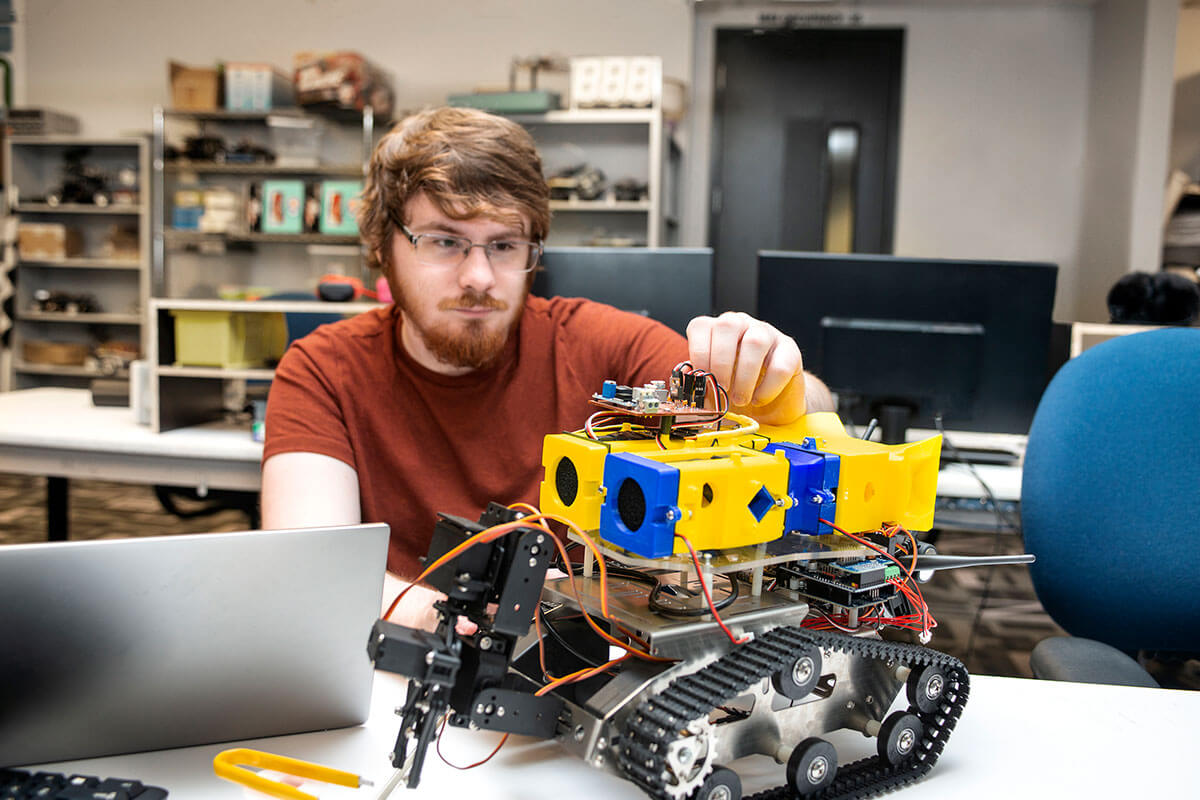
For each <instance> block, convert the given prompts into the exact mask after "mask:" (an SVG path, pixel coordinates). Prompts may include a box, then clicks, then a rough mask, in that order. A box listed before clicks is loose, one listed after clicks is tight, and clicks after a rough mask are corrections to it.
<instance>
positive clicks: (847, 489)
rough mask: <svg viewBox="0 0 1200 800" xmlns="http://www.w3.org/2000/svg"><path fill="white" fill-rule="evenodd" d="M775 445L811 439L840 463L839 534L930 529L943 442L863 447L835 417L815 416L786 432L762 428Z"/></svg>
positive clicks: (836, 521) (932, 440)
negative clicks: (891, 527) (892, 527)
mask: <svg viewBox="0 0 1200 800" xmlns="http://www.w3.org/2000/svg"><path fill="white" fill-rule="evenodd" d="M760 430H761V431H762V433H764V434H766V435H767V436H770V437H771V438H773V439H775V440H776V441H786V442H797V443H799V442H802V441H803V440H804V439H805V438H808V437H811V438H813V439H814V440H815V442H816V446H817V449H819V450H824V451H826V452H829V453H833V454H835V455H838V456H840V457H841V471H840V474H839V477H838V487H837V489H838V491H837V513H836V516H835V518H834V520H833V522H834V524H836V525H837V526H838V527H839V528H842V529H843V530H847V531H850V532H851V533H859V532H862V531H873V530H878V529H879V528H880V527H882V526H883V525H884V524H887V523H899V524H900V525H903V526H904V527H905V528H908V529H909V530H912V531H927V530H929V529H930V528H931V527H933V510H934V503H935V501H936V500H937V478H938V467H939V457H940V454H941V449H942V437H941V436H932V437H930V438H928V439H924V440H922V441H919V442H909V443H908V444H895V445H888V444H879V443H878V442H865V441H863V440H862V439H856V438H854V437H853V436H849V435H847V433H846V429H845V428H844V427H843V426H842V423H841V421H840V420H839V419H838V417H837V415H836V414H833V413H830V412H819V413H814V414H808V415H807V416H804V417H801V418H800V419H799V420H797V421H796V422H794V423H793V424H792V425H790V426H788V427H785V428H773V427H770V426H765V425H764V426H763V427H762V428H761V429H760Z"/></svg>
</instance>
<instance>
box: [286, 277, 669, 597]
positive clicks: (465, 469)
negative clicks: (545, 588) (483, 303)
mask: <svg viewBox="0 0 1200 800" xmlns="http://www.w3.org/2000/svg"><path fill="white" fill-rule="evenodd" d="M401 324H402V320H401V317H400V314H399V312H398V311H397V310H396V308H395V307H394V306H388V307H386V308H379V309H373V310H371V311H368V312H366V313H363V314H360V315H358V316H356V317H352V318H350V319H347V320H344V321H342V322H339V323H336V324H333V325H325V326H323V327H321V328H319V329H318V330H317V331H315V332H314V333H312V334H310V335H309V336H306V337H304V338H303V339H301V340H299V341H297V342H295V343H293V344H292V346H291V347H290V348H289V349H288V351H287V353H286V354H285V355H284V357H283V359H282V361H281V362H280V364H279V367H278V369H276V371H275V380H274V382H273V383H272V385H271V393H270V398H269V400H268V404H267V416H266V443H265V446H264V450H263V459H264V461H265V460H266V459H267V458H270V457H271V456H273V455H276V454H278V453H286V452H309V453H319V454H322V455H326V456H331V457H333V458H336V459H338V460H340V461H344V462H345V463H347V464H349V465H350V466H351V467H353V468H354V469H355V470H356V471H357V473H358V486H359V499H360V502H361V506H362V515H363V520H364V521H366V522H386V523H388V524H389V525H390V526H391V531H392V533H391V543H390V546H389V551H388V569H389V570H390V571H392V572H394V573H396V574H398V575H400V576H402V577H405V578H410V579H411V578H413V577H415V576H416V575H417V574H418V573H419V572H420V568H419V563H418V560H417V559H418V558H419V557H421V556H423V555H425V553H426V551H427V550H428V547H429V540H430V538H431V537H432V535H433V525H434V522H435V521H436V515H437V512H446V513H450V514H456V515H458V516H462V517H467V518H470V519H475V518H477V517H478V516H479V513H480V511H482V510H483V508H484V507H485V506H486V505H487V504H488V502H489V501H493V500H494V501H496V502H500V503H504V504H508V503H513V502H517V501H524V502H527V503H534V504H536V503H537V498H538V484H539V483H540V482H541V479H542V466H541V453H542V438H543V437H544V436H545V435H546V434H548V433H558V432H560V431H564V430H576V429H578V428H581V427H582V426H583V423H584V421H585V420H586V419H587V417H588V415H589V414H591V413H592V412H593V411H595V410H596V409H595V407H594V406H591V405H590V404H589V402H588V401H589V398H590V397H591V396H592V394H593V393H594V392H598V391H599V390H600V386H601V384H602V383H603V382H604V380H605V379H609V378H611V379H613V380H615V381H617V382H618V383H623V384H629V385H636V386H640V385H642V384H643V383H646V382H648V381H651V380H656V379H658V380H666V379H667V378H668V377H669V375H670V372H671V368H672V367H674V366H675V364H677V363H678V362H680V361H682V360H684V359H685V358H687V342H686V341H685V340H684V338H683V337H682V336H680V335H679V334H678V333H676V332H674V331H672V330H671V329H670V328H667V327H666V326H664V325H661V324H660V323H657V322H654V321H653V320H650V319H647V318H645V317H642V316H639V315H637V314H632V313H628V312H624V311H618V310H617V309H615V308H612V307H611V306H606V305H602V304H600V303H594V302H591V301H588V300H583V299H579V298H551V299H544V298H540V297H533V296H531V297H529V299H528V300H527V302H526V305H525V310H524V313H523V315H522V317H521V323H520V326H519V328H518V332H517V334H516V335H515V336H513V337H511V338H510V339H509V342H508V344H507V346H506V348H505V351H504V353H503V355H502V356H501V358H500V359H498V361H497V363H496V364H495V365H493V366H491V367H488V368H487V369H484V370H479V371H476V372H472V373H469V374H467V375H461V376H446V375H440V374H438V373H435V372H431V371H429V370H428V369H425V368H424V367H422V366H421V365H420V364H418V363H417V362H415V361H414V360H413V359H412V358H411V357H409V355H408V353H407V352H405V350H404V348H403V346H402V345H401V343H400V326H401Z"/></svg>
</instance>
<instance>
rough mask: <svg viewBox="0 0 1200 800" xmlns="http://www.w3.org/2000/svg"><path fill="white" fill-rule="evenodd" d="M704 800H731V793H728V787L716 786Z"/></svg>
mask: <svg viewBox="0 0 1200 800" xmlns="http://www.w3.org/2000/svg"><path fill="white" fill-rule="evenodd" d="M705 800H733V793H732V792H730V791H729V787H728V786H716V787H713V790H712V791H711V792H709V793H708V797H707V798H705Z"/></svg>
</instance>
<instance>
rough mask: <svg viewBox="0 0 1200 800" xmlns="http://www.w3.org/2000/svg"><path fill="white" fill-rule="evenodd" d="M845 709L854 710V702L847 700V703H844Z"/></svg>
mask: <svg viewBox="0 0 1200 800" xmlns="http://www.w3.org/2000/svg"><path fill="white" fill-rule="evenodd" d="M846 708H854V701H853V700H847V701H846Z"/></svg>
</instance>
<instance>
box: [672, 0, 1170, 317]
mask: <svg viewBox="0 0 1200 800" xmlns="http://www.w3.org/2000/svg"><path fill="white" fill-rule="evenodd" d="M1173 2H1174V0H1149V2H1143V1H1142V0H1113V2H1112V3H1111V4H1109V3H1105V2H1100V3H1095V4H1092V3H1053V2H1047V3H1028V2H1025V3H1021V2H1010V3H998V2H997V3H979V4H970V3H959V4H948V3H924V4H916V3H902V2H885V1H884V0H877V1H876V2H862V3H840V4H833V5H832V6H822V7H821V11H822V12H837V11H839V10H840V11H843V12H846V15H847V16H848V15H849V14H850V13H854V14H857V15H858V16H859V17H860V19H861V22H860V23H859V24H862V25H868V26H885V27H902V28H903V29H904V30H905V31H906V45H905V72H904V78H903V81H904V85H903V101H902V102H903V105H902V115H901V123H900V165H899V172H898V177H897V181H898V186H897V206H896V208H897V210H896V235H895V244H894V251H895V252H896V253H897V254H899V255H912V256H928V257H979V258H1003V259H1036V260H1044V261H1052V262H1054V263H1057V264H1058V265H1059V267H1060V273H1059V291H1058V297H1057V300H1056V303H1055V317H1056V318H1057V319H1060V320H1072V319H1092V320H1095V319H1103V318H1105V316H1106V312H1105V310H1104V305H1103V293H1104V292H1106V291H1107V288H1108V287H1109V286H1110V285H1111V283H1112V282H1113V280H1115V278H1113V277H1112V273H1113V270H1114V269H1115V268H1116V267H1115V266H1114V264H1119V265H1120V267H1119V270H1118V274H1119V272H1121V271H1124V270H1127V269H1130V268H1131V266H1130V265H1131V263H1133V259H1132V256H1131V251H1132V250H1134V249H1136V253H1137V257H1138V258H1137V261H1136V263H1138V264H1144V263H1148V260H1152V259H1153V258H1155V257H1156V256H1155V255H1154V253H1155V252H1156V250H1157V248H1158V244H1157V241H1158V238H1159V237H1160V235H1161V231H1160V229H1159V226H1158V224H1157V223H1154V222H1153V221H1152V220H1150V219H1149V217H1148V216H1147V214H1146V212H1145V206H1146V198H1147V197H1148V196H1149V195H1151V194H1153V195H1154V196H1156V197H1157V198H1158V205H1159V206H1160V207H1161V197H1162V187H1163V180H1164V176H1165V173H1164V168H1163V165H1161V164H1158V163H1157V161H1156V156H1155V154H1156V153H1157V156H1158V157H1165V156H1164V154H1163V148H1164V147H1165V141H1166V136H1167V134H1166V127H1167V118H1168V117H1167V110H1166V109H1167V106H1166V105H1165V104H1166V103H1169V83H1170V77H1169V72H1168V73H1167V74H1165V75H1164V74H1162V68H1161V61H1162V57H1163V53H1164V51H1165V54H1166V57H1167V58H1168V59H1169V57H1170V54H1171V52H1172V51H1173V41H1174V38H1173V37H1174V34H1173V27H1172V26H1173V23H1172V22H1171V19H1172V10H1171V8H1169V7H1170V6H1171V5H1172V3H1173ZM1109 5H1113V6H1117V5H1119V6H1121V7H1122V8H1123V9H1125V11H1126V13H1125V14H1124V16H1125V17H1126V22H1127V23H1129V25H1130V27H1127V28H1126V29H1124V30H1121V29H1119V28H1118V26H1117V24H1116V23H1115V22H1113V23H1112V24H1107V22H1106V25H1105V27H1104V30H1105V31H1107V32H1108V35H1107V36H1106V37H1103V38H1101V39H1100V40H1099V41H1098V40H1097V38H1096V37H1097V31H1096V18H1097V17H1098V16H1101V17H1103V18H1104V20H1106V21H1107V20H1115V18H1116V17H1118V16H1119V15H1118V14H1117V12H1116V11H1115V10H1114V9H1112V8H1108V7H1107V6H1109ZM1150 9H1154V10H1155V15H1154V16H1155V18H1154V25H1153V26H1149V25H1148V24H1147V23H1146V19H1148V18H1149V17H1150V16H1151V14H1150ZM785 10H792V9H785ZM1174 10H1175V11H1177V9H1174ZM763 12H771V13H776V14H778V13H780V12H781V7H780V6H778V5H769V4H738V5H734V4H728V3H716V4H704V5H700V6H698V7H697V17H696V30H695V34H694V38H693V45H692V48H693V52H694V63H695V69H694V73H693V74H694V76H695V77H694V83H695V86H696V89H695V108H694V113H693V118H692V125H693V127H692V134H693V137H692V138H693V147H694V149H695V150H696V151H697V152H700V153H705V154H707V152H708V148H709V146H710V142H709V137H708V126H709V124H710V120H711V114H712V108H711V103H710V102H709V101H708V98H710V97H711V91H712V74H713V70H714V65H713V47H714V45H713V41H714V38H715V30H716V29H717V28H718V27H726V26H727V27H752V26H754V25H756V24H759V19H760V14H762V13H763ZM983 32H986V35H984V33H983ZM1096 59H1099V60H1100V61H1101V62H1102V64H1104V65H1105V66H1104V67H1102V68H1100V69H1096V68H1095V67H1094V62H1095V60H1096ZM1154 59H1158V61H1156V62H1155V63H1154V64H1153V65H1152V66H1153V68H1146V62H1147V60H1151V61H1153V60H1154ZM1127 74H1128V75H1131V76H1132V77H1130V78H1128V79H1126V77H1125V76H1126V75H1127ZM1155 81H1158V84H1155V83H1154V82H1155ZM1143 94H1146V95H1147V96H1146V97H1143ZM1097 106H1099V107H1101V108H1103V109H1105V110H1106V111H1105V113H1107V110H1108V109H1111V110H1113V111H1118V110H1119V111H1118V113H1121V114H1124V117H1125V118H1128V119H1129V120H1131V121H1130V122H1129V124H1127V125H1123V124H1121V121H1120V120H1119V119H1118V120H1110V119H1107V118H1105V115H1104V114H1100V113H1097V112H1095V111H1094V109H1095V108H1096V107H1097ZM1131 110H1132V113H1131ZM1096 137H1100V138H1101V139H1102V140H1103V141H1104V142H1106V143H1107V142H1111V146H1105V147H1103V148H1098V147H1097V144H1096V142H1095V141H1094V140H1095V139H1096ZM1098 150H1099V151H1102V152H1103V153H1104V155H1103V156H1102V155H1100V153H1099V152H1098ZM1143 151H1146V152H1143ZM1103 158H1111V159H1114V160H1115V161H1116V162H1117V163H1126V164H1129V165H1130V166H1131V168H1136V169H1143V170H1146V171H1145V172H1144V173H1139V174H1137V175H1133V174H1132V173H1128V172H1127V173H1125V178H1124V180H1123V181H1121V182H1119V183H1117V184H1114V183H1111V182H1110V183H1108V184H1107V185H1104V186H1103V190H1104V191H1106V192H1107V194H1106V196H1105V197H1104V198H1103V200H1102V201H1101V202H1096V201H1095V199H1094V198H1093V196H1092V195H1091V194H1090V193H1089V191H1088V189H1087V187H1089V186H1092V187H1096V186H1097V185H1099V184H1103V183H1104V182H1103V181H1100V180H1095V179H1094V176H1095V174H1096V173H1100V174H1103V169H1104V168H1103V166H1102V165H1101V164H1100V161H1101V160H1102V159H1103ZM708 171H709V164H708V161H707V158H703V159H702V158H698V157H697V158H693V159H691V161H690V163H689V175H688V179H689V180H688V185H689V186H690V187H691V191H690V193H689V196H688V200H689V202H690V203H691V206H690V207H689V208H688V209H687V211H686V212H685V214H684V219H685V221H686V222H687V223H688V224H692V225H695V226H697V230H688V229H685V233H687V234H689V235H691V236H695V237H698V238H699V239H700V240H703V239H705V238H706V236H707V232H706V225H707V203H708V197H707V192H706V191H705V190H706V189H707V187H708V186H709V177H708ZM698 187H702V189H701V190H698ZM1135 194H1136V196H1137V198H1138V208H1137V221H1136V223H1135V222H1134V219H1133V217H1134V215H1135V211H1134V197H1135ZM1158 213H1160V212H1158ZM1134 224H1137V225H1141V226H1142V228H1141V229H1139V231H1138V233H1139V236H1140V238H1139V240H1138V243H1137V245H1136V246H1135V245H1134V242H1133V240H1134V231H1133V225H1134ZM1147 225H1149V226H1150V227H1149V228H1146V226H1147ZM1085 231H1086V232H1085ZM1086 236H1094V237H1096V238H1097V239H1098V240H1102V241H1104V242H1105V243H1104V245H1103V247H1102V248H1097V252H1091V251H1089V252H1088V253H1086V254H1085V253H1084V252H1083V242H1084V239H1085V237H1086ZM1098 295H1099V297H1100V300H1099V301H1097V296H1098Z"/></svg>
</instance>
